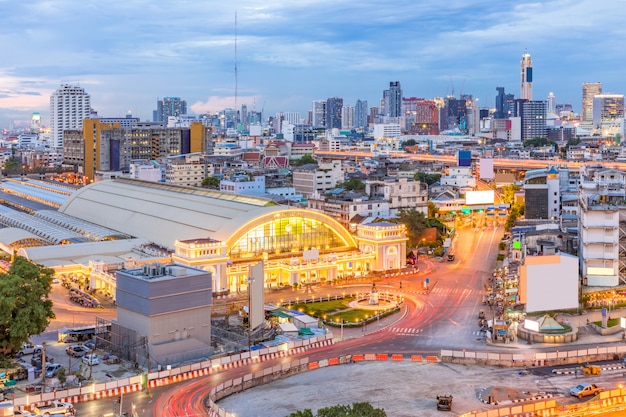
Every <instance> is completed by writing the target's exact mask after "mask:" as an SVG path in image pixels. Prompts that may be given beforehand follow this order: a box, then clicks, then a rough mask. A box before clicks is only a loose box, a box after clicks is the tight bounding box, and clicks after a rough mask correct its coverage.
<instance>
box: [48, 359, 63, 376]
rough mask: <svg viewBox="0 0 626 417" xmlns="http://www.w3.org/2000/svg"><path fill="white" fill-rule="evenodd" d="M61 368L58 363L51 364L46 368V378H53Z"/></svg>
mask: <svg viewBox="0 0 626 417" xmlns="http://www.w3.org/2000/svg"><path fill="white" fill-rule="evenodd" d="M61 368H62V366H61V364H60V363H51V364H49V365H48V366H46V378H53V377H54V376H55V375H56V374H57V372H59V369H61Z"/></svg>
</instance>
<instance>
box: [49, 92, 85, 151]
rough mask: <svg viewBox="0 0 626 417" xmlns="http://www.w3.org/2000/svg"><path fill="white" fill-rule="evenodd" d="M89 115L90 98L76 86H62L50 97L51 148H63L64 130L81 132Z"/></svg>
mask: <svg viewBox="0 0 626 417" xmlns="http://www.w3.org/2000/svg"><path fill="white" fill-rule="evenodd" d="M90 114H91V97H90V96H89V94H87V93H85V90H84V89H83V88H81V87H78V86H73V85H69V84H64V85H62V86H61V88H59V89H58V90H56V91H55V92H54V93H52V95H51V96H50V134H51V138H52V146H54V147H55V148H63V131H64V130H81V129H82V128H83V120H84V119H87V118H89V115H90Z"/></svg>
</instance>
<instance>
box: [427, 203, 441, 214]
mask: <svg viewBox="0 0 626 417" xmlns="http://www.w3.org/2000/svg"><path fill="white" fill-rule="evenodd" d="M438 213H439V209H438V208H437V206H436V205H435V203H433V202H432V201H429V202H428V217H437V214H438Z"/></svg>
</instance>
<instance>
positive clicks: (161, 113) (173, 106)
mask: <svg viewBox="0 0 626 417" xmlns="http://www.w3.org/2000/svg"><path fill="white" fill-rule="evenodd" d="M182 114H187V102H186V101H185V100H182V99H181V98H180V97H163V99H161V100H157V109H156V111H155V112H154V114H153V121H154V122H167V118H168V117H170V116H174V117H178V116H180V115H182Z"/></svg>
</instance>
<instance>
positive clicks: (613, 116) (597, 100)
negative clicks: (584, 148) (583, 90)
mask: <svg viewBox="0 0 626 417" xmlns="http://www.w3.org/2000/svg"><path fill="white" fill-rule="evenodd" d="M623 118H624V95H623V94H598V95H595V96H594V97H593V125H594V126H595V127H601V125H602V123H613V122H616V121H617V120H618V119H623Z"/></svg>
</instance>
